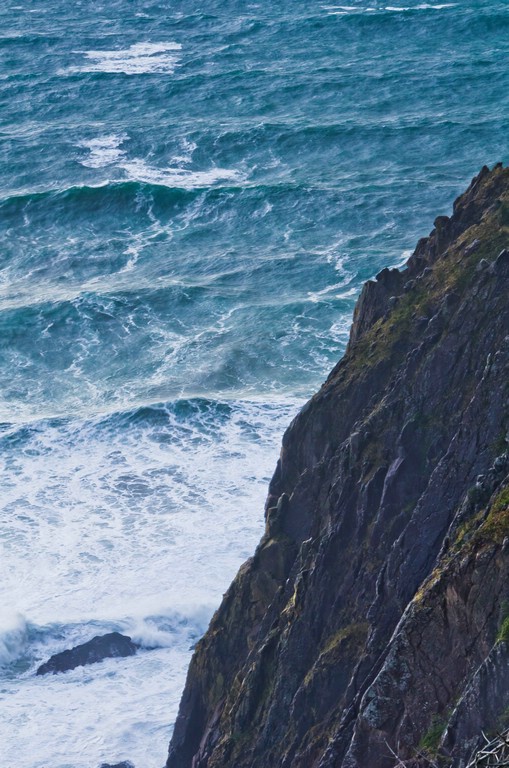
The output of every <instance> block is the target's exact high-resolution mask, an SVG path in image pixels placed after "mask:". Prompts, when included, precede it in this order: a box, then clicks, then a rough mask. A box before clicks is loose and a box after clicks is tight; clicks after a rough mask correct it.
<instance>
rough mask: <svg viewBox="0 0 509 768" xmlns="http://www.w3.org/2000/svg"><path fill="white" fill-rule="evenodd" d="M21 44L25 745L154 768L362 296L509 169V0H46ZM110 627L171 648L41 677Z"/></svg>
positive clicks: (7, 66)
mask: <svg viewBox="0 0 509 768" xmlns="http://www.w3.org/2000/svg"><path fill="white" fill-rule="evenodd" d="M0 48H1V51H2V56H1V58H0V92H1V98H0V103H1V105H2V108H1V112H0V120H1V123H0V130H1V145H0V153H1V154H0V169H1V182H2V184H1V188H0V242H1V248H0V376H1V379H0V383H1V386H0V462H1V465H2V472H1V475H0V478H1V480H0V482H1V483H2V486H3V488H2V493H1V494H0V518H1V521H2V532H1V534H0V546H1V547H2V550H1V558H0V575H1V576H0V583H1V584H2V588H1V589H2V601H1V602H2V605H3V606H4V608H3V609H2V610H3V611H4V613H5V615H2V616H0V662H1V664H2V666H1V667H0V676H1V675H3V676H4V680H5V681H6V682H5V686H4V685H3V684H2V683H1V682H0V714H1V718H0V722H2V725H0V741H1V742H2V744H6V745H7V746H6V747H5V750H6V752H5V754H6V755H7V759H8V761H11V762H12V764H14V762H16V765H19V766H21V767H22V768H35V766H40V767H41V768H42V766H44V768H64V766H73V768H85V766H88V767H89V768H90V767H91V768H95V766H96V764H98V763H99V762H100V761H101V760H109V761H114V759H126V758H130V759H132V760H134V762H135V763H136V765H137V766H138V768H156V766H158V765H162V763H163V762H164V754H165V749H166V742H167V739H168V736H169V733H170V731H171V724H172V722H173V719H174V717H175V710H176V706H177V703H178V698H179V696H180V692H181V688H182V685H183V676H184V674H185V668H186V664H187V662H188V659H189V648H190V645H191V644H192V642H194V640H193V638H196V637H197V636H199V634H200V632H202V631H203V629H204V628H205V626H206V623H207V620H208V617H209V616H210V613H211V611H212V610H213V609H214V607H215V606H216V605H217V602H218V600H219V599H220V596H221V593H222V592H223V591H224V589H225V588H226V586H227V584H228V582H229V580H230V579H231V578H232V576H233V574H234V573H235V570H236V568H237V567H238V565H239V564H240V562H242V560H243V559H244V558H245V557H247V556H248V555H249V553H250V552H251V551H252V549H253V547H254V545H255V543H256V541H257V539H258V538H259V535H260V532H261V529H262V525H263V520H262V505H263V498H264V494H265V490H266V483H267V481H268V478H269V477H270V474H271V471H272V468H273V466H274V465H275V461H276V457H277V451H278V444H279V441H280V437H281V433H282V431H283V429H284V427H285V425H286V424H287V423H288V421H289V420H290V418H291V417H292V416H293V415H294V414H295V412H296V411H297V409H298V408H299V407H300V405H301V404H302V403H303V401H304V400H305V399H306V398H307V397H308V396H309V395H310V394H311V393H312V392H313V391H314V390H315V389H316V388H317V387H318V386H319V384H320V382H321V381H322V380H323V378H324V377H325V376H326V374H327V372H328V370H329V369H330V368H331V366H332V365H333V364H334V363H335V362H336V361H337V359H338V357H339V356H340V355H341V353H342V351H343V350H344V347H345V344H346V341H347V338H348V328H349V324H350V318H351V313H352V310H353V306H354V302H355V299H356V296H357V295H358V293H359V290H360V287H361V285H362V282H363V281H364V280H366V279H367V278H369V277H371V276H372V275H373V274H375V273H376V272H377V271H379V269H381V268H382V267H384V266H386V265H397V264H400V263H401V262H402V261H403V260H404V258H405V257H406V256H407V255H408V252H409V250H411V249H412V248H413V247H414V245H415V243H416V241H417V239H418V238H419V237H420V236H422V235H424V234H426V233H427V232H428V231H429V230H430V229H431V228H432V224H433V219H434V218H435V216H436V215H438V214H441V213H448V212H450V209H451V205H452V201H453V199H454V197H455V196H456V195H457V194H458V193H460V192H461V191H462V190H463V189H464V188H465V186H466V185H467V183H468V182H469V180H470V178H471V177H472V176H473V175H474V174H475V173H477V171H478V170H479V169H480V167H481V166H482V165H483V164H485V163H486V164H493V163H495V162H497V161H499V160H502V161H506V160H507V156H508V149H509V135H508V133H507V128H506V120H507V109H508V101H509V95H508V94H509V68H508V67H507V57H508V53H509V9H508V7H507V4H506V3H504V2H490V3H488V2H485V0H482V1H481V0H477V2H474V1H471V2H451V3H445V2H444V3H422V2H416V1H415V0H411V1H409V2H405V3H397V4H395V5H387V4H386V3H381V2H367V1H366V2H359V1H358V0H348V5H335V4H333V3H327V2H320V3H318V2H317V3H309V2H306V3H304V2H302V1H301V0H293V1H292V2H283V1H280V2H275V3H266V2H258V3H243V4H240V3H234V2H221V3H219V2H214V1H212V2H208V3H207V4H206V6H204V5H203V4H198V3H193V2H190V0H181V1H180V2H174V3H157V2H147V1H145V2H142V0H112V1H110V2H93V1H92V0H90V1H89V2H83V1H82V2H74V3H72V4H68V3H63V2H62V1H61V0H44V1H43V0H33V1H32V0H26V2H21V3H20V2H19V0H18V3H17V4H16V3H13V2H7V3H4V4H3V5H2V7H1V8H0ZM112 627H113V628H121V629H124V630H126V631H127V630H128V631H130V632H132V633H134V634H135V633H136V632H137V633H138V634H139V636H140V637H145V638H148V639H147V646H150V647H152V646H153V644H154V642H153V638H154V636H157V643H156V644H157V650H156V651H149V650H147V651H146V653H144V654H140V655H139V656H138V657H136V659H135V660H123V661H122V662H115V664H113V662H112V663H106V664H104V665H100V668H99V667H97V668H96V670H97V671H93V670H92V668H90V670H88V671H87V672H86V673H85V672H79V671H75V672H74V673H71V674H70V675H68V676H62V677H61V678H58V679H57V678H55V679H52V680H51V681H49V682H48V681H42V682H41V680H40V679H39V680H37V681H34V678H33V671H34V669H35V666H36V665H37V663H38V661H40V660H41V659H43V658H45V657H46V656H47V654H48V653H52V652H54V651H55V650H59V649H61V648H65V647H68V645H69V644H70V643H71V642H73V641H75V640H76V639H80V638H83V639H88V637H89V636H90V633H91V632H92V634H93V633H96V632H97V631H99V630H100V629H110V628H112ZM150 638H152V640H150ZM151 642H152V646H151ZM63 690H65V693H66V695H65V696H62V691H63ZM41 692H44V696H41ZM98 700H100V701H101V702H102V704H101V707H100V708H98V706H97V701H98ZM34 701H38V702H39V704H38V706H35V707H34ZM2 729H4V730H5V733H3V732H2ZM55 733H58V747H57V746H56V744H55V738H54V735H53V737H50V734H55ZM34 739H35V742H34ZM34 754H36V755H37V757H36V758H34ZM37 761H38V762H37ZM9 764H10V763H9Z"/></svg>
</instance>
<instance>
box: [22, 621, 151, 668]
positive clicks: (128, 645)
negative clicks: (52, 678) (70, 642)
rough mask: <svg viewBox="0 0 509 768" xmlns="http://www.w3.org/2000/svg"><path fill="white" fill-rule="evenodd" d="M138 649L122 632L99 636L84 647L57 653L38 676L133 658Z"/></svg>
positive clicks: (84, 644) (45, 664)
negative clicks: (123, 658)
mask: <svg viewBox="0 0 509 768" xmlns="http://www.w3.org/2000/svg"><path fill="white" fill-rule="evenodd" d="M137 649H138V646H137V645H136V643H133V641H132V640H131V638H130V637H127V636H126V635H121V634H120V632H110V633H109V634H107V635H97V636H96V637H93V638H92V640H89V641H88V642H87V643H83V645H77V646H76V647H75V648H71V649H70V650H68V651H62V653H56V654H55V655H54V656H52V657H51V658H50V659H49V660H48V661H46V662H45V663H44V664H41V666H40V667H39V669H38V670H37V674H38V675H47V674H48V673H53V674H56V673H57V672H67V671H68V670H70V669H74V668H75V667H84V666H86V665H87V664H95V663H96V662H98V661H102V660H103V659H107V658H111V657H115V656H133V655H134V654H135V653H136V651H137Z"/></svg>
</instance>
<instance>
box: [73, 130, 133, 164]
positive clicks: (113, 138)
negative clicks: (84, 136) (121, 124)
mask: <svg viewBox="0 0 509 768" xmlns="http://www.w3.org/2000/svg"><path fill="white" fill-rule="evenodd" d="M126 139H127V136H126V135H125V134H121V135H120V136H117V135H116V134H108V135H106V136H97V137H96V138H94V139H88V140H87V141H82V142H80V144H79V145H78V146H79V147H81V148H82V149H87V150H88V152H89V155H88V157H86V158H85V159H84V160H80V163H81V165H84V166H85V167H86V168H105V167H106V166H108V165H112V164H113V163H116V162H117V161H118V160H120V159H121V158H122V157H124V156H125V152H124V150H123V149H120V147H121V145H122V144H123V142H124V141H125V140H126Z"/></svg>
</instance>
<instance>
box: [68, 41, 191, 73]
mask: <svg viewBox="0 0 509 768" xmlns="http://www.w3.org/2000/svg"><path fill="white" fill-rule="evenodd" d="M181 49H182V46H181V45H180V43H173V42H170V43H134V44H133V45H131V46H130V47H129V48H125V49H122V50H109V51H105V50H102V51H101V50H94V51H76V53H81V54H83V55H84V56H85V57H86V59H87V61H85V62H84V63H83V64H82V65H81V66H77V67H71V68H70V69H69V70H67V72H71V73H72V72H109V73H112V74H125V75H141V74H147V73H150V74H171V73H172V72H173V71H174V70H175V67H176V66H177V63H178V60H179V51H180V50H181Z"/></svg>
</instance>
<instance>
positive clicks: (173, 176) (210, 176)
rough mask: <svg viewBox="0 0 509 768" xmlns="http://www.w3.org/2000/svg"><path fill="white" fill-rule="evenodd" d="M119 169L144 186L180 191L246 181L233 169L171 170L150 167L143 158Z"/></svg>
mask: <svg viewBox="0 0 509 768" xmlns="http://www.w3.org/2000/svg"><path fill="white" fill-rule="evenodd" d="M119 168H122V169H123V170H124V171H125V172H126V174H127V176H128V178H129V179H131V180H133V181H141V182H143V183H144V184H160V185H161V186H165V187H173V188H178V189H197V188H200V187H210V186H212V185H214V184H217V183H218V182H230V183H236V184H238V183H240V182H242V181H243V179H244V177H243V175H242V174H241V173H240V171H237V170H235V169H232V168H210V169H209V170H206V171H197V170H196V171H195V170H191V169H190V168H179V167H178V166H177V165H176V166H174V167H169V168H157V167H155V166H151V165H149V164H148V163H147V162H146V161H145V160H142V159H141V158H137V159H136V158H135V159H133V160H126V161H124V162H121V163H119Z"/></svg>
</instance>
